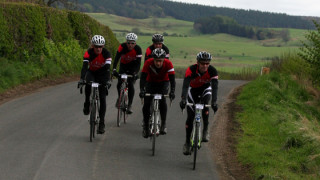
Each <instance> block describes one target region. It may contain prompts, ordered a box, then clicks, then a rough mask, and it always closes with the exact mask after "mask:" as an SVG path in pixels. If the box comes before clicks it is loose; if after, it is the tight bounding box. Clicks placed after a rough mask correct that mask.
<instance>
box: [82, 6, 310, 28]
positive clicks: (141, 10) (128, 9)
mask: <svg viewBox="0 0 320 180" xmlns="http://www.w3.org/2000/svg"><path fill="white" fill-rule="evenodd" d="M78 3H79V6H80V11H83V12H105V13H109V14H115V15H119V16H125V17H131V18H138V19H143V18H148V17H150V16H154V17H164V16H172V17H174V18H176V19H180V20H187V21H192V22H194V21H195V20H197V19H199V18H201V17H211V16H215V15H223V16H228V17H231V18H233V19H234V20H236V21H237V22H238V23H239V24H241V25H247V26H256V27H264V28H297V29H314V25H313V23H312V21H311V20H312V19H316V18H314V17H303V16H289V15H287V14H281V13H270V12H262V11H255V10H241V9H232V8H221V7H212V6H203V5H197V4H187V3H180V2H171V1H165V0H121V1H119V0H100V1H90V0H78Z"/></svg>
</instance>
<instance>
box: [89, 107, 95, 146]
mask: <svg viewBox="0 0 320 180" xmlns="http://www.w3.org/2000/svg"><path fill="white" fill-rule="evenodd" d="M96 109H97V107H96V103H92V107H91V112H90V142H92V139H93V138H94V133H95V127H96V113H97V111H96Z"/></svg>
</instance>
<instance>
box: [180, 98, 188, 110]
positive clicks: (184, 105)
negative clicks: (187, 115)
mask: <svg viewBox="0 0 320 180" xmlns="http://www.w3.org/2000/svg"><path fill="white" fill-rule="evenodd" d="M186 105H187V102H186V100H185V99H181V101H180V108H181V109H184V108H186Z"/></svg>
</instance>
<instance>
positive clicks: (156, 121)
mask: <svg viewBox="0 0 320 180" xmlns="http://www.w3.org/2000/svg"><path fill="white" fill-rule="evenodd" d="M145 96H153V99H152V104H151V111H150V119H149V131H150V134H151V136H150V140H151V141H152V155H153V156H154V153H155V144H156V137H157V136H159V134H160V126H161V118H160V109H159V101H160V100H161V99H162V98H163V97H169V95H162V94H148V93H147V94H146V95H145Z"/></svg>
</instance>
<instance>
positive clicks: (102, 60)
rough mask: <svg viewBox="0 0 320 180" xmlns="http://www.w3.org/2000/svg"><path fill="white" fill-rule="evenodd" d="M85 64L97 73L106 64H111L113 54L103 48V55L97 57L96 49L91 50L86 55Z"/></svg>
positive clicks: (84, 57)
mask: <svg viewBox="0 0 320 180" xmlns="http://www.w3.org/2000/svg"><path fill="white" fill-rule="evenodd" d="M83 62H88V63H89V69H90V70H91V71H97V70H98V69H100V68H102V67H103V66H105V65H106V64H109V65H110V64H111V54H110V52H109V51H108V50H107V49H105V48H103V49H102V52H101V54H99V55H97V54H95V52H94V49H93V48H90V49H88V50H87V51H86V52H85V53H84V56H83Z"/></svg>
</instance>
